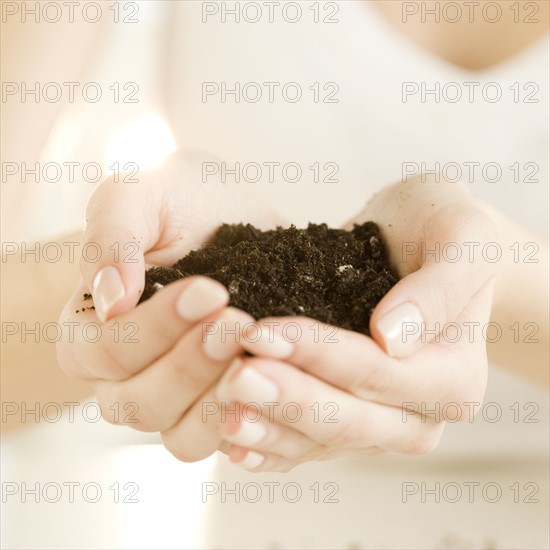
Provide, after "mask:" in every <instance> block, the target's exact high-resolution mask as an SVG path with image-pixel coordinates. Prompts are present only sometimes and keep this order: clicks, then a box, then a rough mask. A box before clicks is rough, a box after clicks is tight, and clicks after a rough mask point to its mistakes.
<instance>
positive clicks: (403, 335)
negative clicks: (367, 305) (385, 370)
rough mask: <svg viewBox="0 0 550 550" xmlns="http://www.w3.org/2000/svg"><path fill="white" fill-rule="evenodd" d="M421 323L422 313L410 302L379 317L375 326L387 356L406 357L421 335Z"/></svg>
mask: <svg viewBox="0 0 550 550" xmlns="http://www.w3.org/2000/svg"><path fill="white" fill-rule="evenodd" d="M423 322H424V320H423V318H422V313H420V310H419V309H418V308H417V307H416V306H415V305H413V304H411V303H410V302H405V303H404V304H401V305H399V306H397V307H395V308H393V309H392V310H390V311H389V312H388V313H386V314H385V315H383V316H382V317H380V319H378V320H377V321H376V323H375V325H376V328H377V329H378V331H379V333H380V335H381V336H382V339H383V340H384V345H385V347H386V351H387V352H388V355H391V356H392V357H404V356H406V355H408V354H409V353H410V352H411V351H412V349H413V348H414V344H415V343H416V342H417V341H418V340H419V338H420V336H421V334H422V326H423Z"/></svg>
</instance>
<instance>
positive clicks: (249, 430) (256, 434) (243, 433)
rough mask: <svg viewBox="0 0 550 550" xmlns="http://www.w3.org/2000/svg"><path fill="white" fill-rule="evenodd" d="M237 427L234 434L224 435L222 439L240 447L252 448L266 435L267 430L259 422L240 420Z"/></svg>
mask: <svg viewBox="0 0 550 550" xmlns="http://www.w3.org/2000/svg"><path fill="white" fill-rule="evenodd" d="M238 426H239V429H238V431H237V432H236V433H233V434H228V433H225V434H224V436H223V438H224V439H227V440H228V441H231V442H232V443H236V444H237V445H240V446H241V447H254V445H257V444H258V443H259V442H260V441H262V439H264V437H265V436H266V435H267V429H266V427H265V425H264V424H262V423H261V422H248V421H247V420H241V422H239V424H238Z"/></svg>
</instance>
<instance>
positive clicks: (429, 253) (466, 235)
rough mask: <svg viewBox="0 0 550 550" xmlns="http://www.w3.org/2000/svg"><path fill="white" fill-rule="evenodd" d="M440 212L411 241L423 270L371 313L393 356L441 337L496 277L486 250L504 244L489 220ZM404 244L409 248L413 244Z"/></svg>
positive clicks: (379, 339)
mask: <svg viewBox="0 0 550 550" xmlns="http://www.w3.org/2000/svg"><path fill="white" fill-rule="evenodd" d="M441 214H442V215H443V216H442V217H441V218H440V220H431V221H430V223H429V224H428V226H429V227H430V230H429V233H427V234H425V235H424V236H423V238H422V240H421V242H420V243H418V244H417V243H412V244H414V246H416V247H417V248H418V255H417V258H415V259H414V260H415V263H416V262H418V263H419V264H420V265H421V267H420V269H418V270H417V271H414V272H413V273H410V274H409V275H407V276H405V277H404V278H403V279H401V280H400V281H399V282H398V283H397V284H396V285H395V286H394V287H393V288H392V289H391V290H390V291H389V292H388V294H386V296H384V298H383V299H382V300H381V301H380V303H379V304H378V305H377V307H376V308H375V310H374V312H373V314H372V317H371V321H370V329H371V334H372V337H373V338H374V339H375V340H376V341H377V342H378V344H379V345H381V346H382V347H383V348H384V349H385V350H386V352H387V353H388V354H389V355H391V356H392V357H406V356H408V355H410V354H412V353H414V352H415V351H416V350H417V349H419V348H420V347H421V346H422V345H424V344H426V343H427V342H430V341H432V340H434V338H435V339H437V338H438V337H439V336H440V334H441V332H442V330H445V329H446V328H448V327H446V324H447V323H453V322H454V321H455V320H456V319H457V318H458V316H459V315H460V313H461V312H462V310H463V309H464V308H465V307H466V306H467V304H468V303H469V302H470V300H471V299H472V297H473V296H474V295H475V294H476V293H477V292H478V291H479V290H480V289H481V288H482V287H484V286H485V284H486V283H487V282H488V281H489V280H491V279H492V278H493V277H494V276H495V273H496V265H495V262H494V261H492V259H493V258H492V257H491V258H489V256H488V255H485V254H483V253H482V251H483V250H485V246H486V245H488V244H489V245H491V246H496V247H498V246H499V245H498V243H497V242H495V239H494V228H493V226H492V224H491V223H490V222H489V221H488V219H487V218H485V217H484V216H483V215H481V213H480V212H477V211H470V212H468V213H464V212H462V213H458V212H456V211H455V212H454V215H451V214H450V213H449V211H448V210H447V209H445V211H443V212H442V213H441ZM457 214H458V216H457ZM446 216H447V220H446V222H445V217H446ZM451 218H452V219H451ZM457 218H458V220H457ZM439 222H441V223H439ZM445 224H446V227H444V228H443V226H444V225H445ZM436 236H439V238H436ZM402 245H403V247H405V246H406V245H408V246H409V250H410V246H411V243H402ZM403 250H405V248H403ZM466 329H467V327H457V328H456V330H466ZM453 337H454V332H453Z"/></svg>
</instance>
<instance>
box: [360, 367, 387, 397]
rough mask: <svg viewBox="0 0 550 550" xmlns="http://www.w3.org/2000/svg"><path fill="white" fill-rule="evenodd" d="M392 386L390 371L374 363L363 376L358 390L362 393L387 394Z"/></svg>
mask: <svg viewBox="0 0 550 550" xmlns="http://www.w3.org/2000/svg"><path fill="white" fill-rule="evenodd" d="M358 370H359V369H358ZM390 385H391V382H390V369H388V368H386V367H385V365H382V364H380V363H372V364H370V365H369V366H368V372H367V373H366V375H363V376H362V378H361V380H360V381H359V383H358V384H357V388H358V390H359V391H360V392H368V393H376V394H385V393H386V392H387V391H388V389H389V387H390Z"/></svg>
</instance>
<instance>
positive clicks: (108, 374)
mask: <svg viewBox="0 0 550 550" xmlns="http://www.w3.org/2000/svg"><path fill="white" fill-rule="evenodd" d="M98 344H99V347H98V348H97V357H96V361H94V362H96V364H99V365H101V367H100V371H101V375H102V377H103V378H106V379H107V380H112V381H114V382H121V381H123V380H126V379H128V378H130V377H131V376H132V375H133V374H134V373H133V372H132V370H131V368H130V367H129V366H128V365H127V364H125V363H124V361H123V360H122V358H121V354H120V353H119V346H117V345H116V344H113V343H110V342H109V340H107V341H106V342H103V341H102V342H98V343H97V344H90V345H98Z"/></svg>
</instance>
